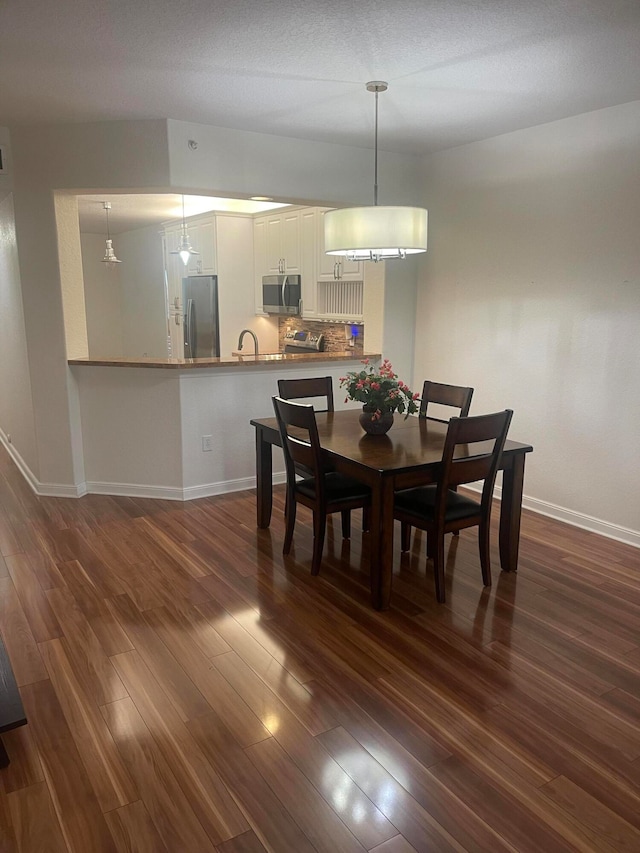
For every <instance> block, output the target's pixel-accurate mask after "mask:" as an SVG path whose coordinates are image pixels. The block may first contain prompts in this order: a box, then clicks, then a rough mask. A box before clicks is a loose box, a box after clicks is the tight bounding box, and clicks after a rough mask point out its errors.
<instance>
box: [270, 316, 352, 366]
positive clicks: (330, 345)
mask: <svg viewBox="0 0 640 853" xmlns="http://www.w3.org/2000/svg"><path fill="white" fill-rule="evenodd" d="M354 328H355V329H357V332H358V334H357V335H356V337H355V340H354V345H353V346H350V341H349V338H348V337H347V334H348V332H347V330H349V329H351V324H345V323H338V322H336V323H323V322H319V321H316V322H314V321H313V320H302V319H300V317H280V318H279V320H278V345H279V349H280V350H282V349H283V347H284V336H285V332H287V331H289V330H290V329H293V330H302V329H304V330H305V331H307V332H312V333H313V334H315V335H324V339H325V347H324V348H325V351H326V352H341V353H345V352H352V353H353V355H354V357H355V358H359V357H360V356H362V355H363V353H364V325H357V326H354Z"/></svg>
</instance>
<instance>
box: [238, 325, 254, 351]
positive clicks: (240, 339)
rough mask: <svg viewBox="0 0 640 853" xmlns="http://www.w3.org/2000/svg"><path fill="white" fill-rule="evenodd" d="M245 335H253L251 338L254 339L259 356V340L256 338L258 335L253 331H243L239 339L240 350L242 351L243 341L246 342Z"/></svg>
mask: <svg viewBox="0 0 640 853" xmlns="http://www.w3.org/2000/svg"><path fill="white" fill-rule="evenodd" d="M245 335H251V337H252V338H253V343H254V345H255V348H256V352H255V354H256V355H258V338H257V336H256V333H255V332H252V331H251V329H243V330H242V331H241V332H240V337H239V338H238V350H241V349H242V341H243V340H244V336H245Z"/></svg>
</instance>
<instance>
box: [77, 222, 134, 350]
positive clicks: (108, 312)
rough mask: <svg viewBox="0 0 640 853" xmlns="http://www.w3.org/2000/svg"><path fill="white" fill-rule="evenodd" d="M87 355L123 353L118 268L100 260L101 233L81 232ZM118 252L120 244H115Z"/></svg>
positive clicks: (102, 246) (101, 253)
mask: <svg viewBox="0 0 640 853" xmlns="http://www.w3.org/2000/svg"><path fill="white" fill-rule="evenodd" d="M80 243H81V245H82V270H83V278H84V301H85V307H86V318H87V337H88V341H89V357H90V358H100V357H102V358H105V357H107V356H121V355H123V354H124V353H123V348H122V282H121V281H120V268H119V267H116V268H115V269H107V267H106V264H103V263H102V258H103V257H104V249H105V237H104V234H81V235H80ZM118 251H119V247H118Z"/></svg>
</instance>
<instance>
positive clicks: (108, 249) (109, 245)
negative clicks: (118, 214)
mask: <svg viewBox="0 0 640 853" xmlns="http://www.w3.org/2000/svg"><path fill="white" fill-rule="evenodd" d="M102 206H103V207H104V212H105V215H106V217H107V239H106V246H105V249H104V258H103V259H102V263H103V264H105V265H106V268H107V269H108V270H112V269H115V266H116V264H121V263H122V261H119V260H118V258H116V253H115V252H114V251H113V240H112V239H111V234H110V233H109V211H110V210H111V202H110V201H103V202H102Z"/></svg>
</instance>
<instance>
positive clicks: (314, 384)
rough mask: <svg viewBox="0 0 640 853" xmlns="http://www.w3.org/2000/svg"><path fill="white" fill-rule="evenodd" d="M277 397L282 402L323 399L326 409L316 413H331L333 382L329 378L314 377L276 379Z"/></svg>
mask: <svg viewBox="0 0 640 853" xmlns="http://www.w3.org/2000/svg"><path fill="white" fill-rule="evenodd" d="M278 396H279V397H280V398H281V399H282V400H302V399H308V400H310V399H311V398H313V397H325V398H326V400H327V408H326V409H317V408H316V407H315V406H314V409H315V410H316V412H333V380H332V378H331V377H330V376H314V377H312V378H311V379H278Z"/></svg>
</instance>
